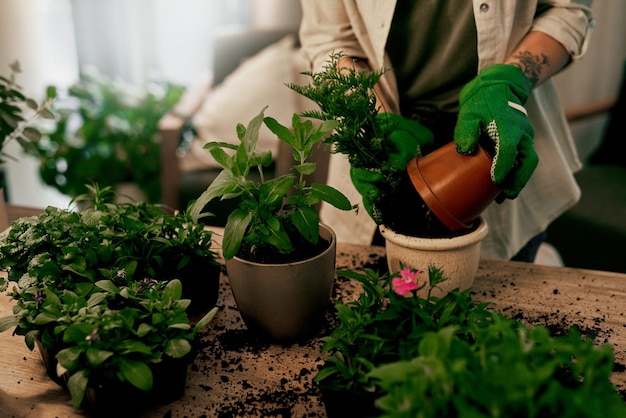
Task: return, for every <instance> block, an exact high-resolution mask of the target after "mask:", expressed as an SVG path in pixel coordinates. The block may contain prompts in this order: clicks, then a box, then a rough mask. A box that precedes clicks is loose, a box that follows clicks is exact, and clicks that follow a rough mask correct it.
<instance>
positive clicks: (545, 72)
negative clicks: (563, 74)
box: [505, 31, 570, 86]
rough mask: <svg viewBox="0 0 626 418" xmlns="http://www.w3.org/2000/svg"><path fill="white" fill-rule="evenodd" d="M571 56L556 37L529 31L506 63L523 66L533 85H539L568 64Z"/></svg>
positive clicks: (522, 68)
mask: <svg viewBox="0 0 626 418" xmlns="http://www.w3.org/2000/svg"><path fill="white" fill-rule="evenodd" d="M569 60H570V56H569V54H568V53H567V50H566V49H565V48H564V47H563V46H562V45H561V44H560V43H559V42H558V41H557V40H555V39H554V38H552V37H551V36H549V35H547V34H545V33H543V32H537V31H533V32H529V33H528V35H526V37H525V38H524V39H523V40H522V41H521V42H520V44H519V45H518V47H517V48H516V49H515V51H513V53H512V54H511V56H510V57H509V58H508V59H507V60H506V61H505V64H510V65H515V66H516V67H519V68H521V70H522V71H523V72H524V74H526V77H528V79H529V80H530V81H531V83H532V85H533V86H537V85H539V84H541V83H542V82H544V81H545V80H547V79H548V78H550V77H552V76H553V75H554V74H556V73H557V72H559V71H560V70H561V69H562V68H563V67H565V66H566V65H567V63H568V62H569Z"/></svg>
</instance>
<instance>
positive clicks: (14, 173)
mask: <svg viewBox="0 0 626 418" xmlns="http://www.w3.org/2000/svg"><path fill="white" fill-rule="evenodd" d="M594 11H595V17H596V26H595V29H594V33H593V35H592V38H591V43H590V45H589V49H588V53H587V55H586V56H585V57H584V58H583V60H582V61H580V62H578V63H577V64H575V65H574V66H572V67H570V68H569V69H567V70H566V71H565V72H563V73H562V74H560V75H558V76H557V77H556V83H557V86H558V89H559V93H560V95H561V98H562V101H563V103H564V105H565V107H573V106H577V105H582V104H586V103H589V102H592V101H595V100H599V99H604V98H610V97H615V96H617V94H618V90H619V86H620V82H621V77H622V70H623V66H624V62H625V59H626V37H624V25H625V24H626V2H625V1H623V0H601V1H596V2H595V4H594ZM299 19H300V6H299V2H298V1H296V0H176V1H174V0H132V1H129V0H106V1H103V0H0V69H1V70H0V74H6V72H7V71H8V65H9V64H10V63H11V62H13V61H15V60H19V62H20V64H21V67H22V71H23V72H22V73H21V74H20V75H19V79H18V81H19V84H20V85H21V86H22V87H23V89H24V90H25V92H26V93H27V94H28V95H30V96H31V97H33V98H36V99H39V98H42V97H43V95H44V92H45V88H46V86H48V85H55V86H57V87H58V88H60V89H62V88H67V87H69V86H70V85H72V84H73V83H75V82H76V81H77V80H78V79H79V78H80V77H81V70H82V69H84V68H86V67H91V68H92V69H93V68H95V69H97V71H98V72H99V73H101V74H102V75H104V76H106V77H109V78H110V79H112V80H115V81H120V82H123V83H125V84H126V85H129V86H134V87H138V88H141V87H145V86H146V85H148V83H149V82H150V80H153V79H159V80H166V81H168V82H172V83H176V84H179V85H181V86H188V85H192V84H193V83H195V82H196V81H197V80H198V79H199V78H200V77H201V75H202V74H204V73H206V71H207V70H208V69H209V68H211V66H212V64H213V63H212V62H211V59H212V58H211V57H212V54H211V52H212V48H213V39H214V38H215V36H216V35H217V34H219V33H223V32H224V31H228V30H233V29H237V28H239V29H241V28H269V29H272V28H276V29H294V30H295V29H296V28H297V26H298V24H299ZM605 122H606V118H605V117H602V116H601V117H598V118H594V119H592V120H589V121H586V122H585V123H582V124H577V125H576V126H575V127H574V134H575V137H576V141H577V143H578V144H579V148H580V150H581V153H582V155H583V157H584V156H585V155H588V154H589V153H590V152H592V151H593V149H594V147H596V146H597V141H598V140H599V138H600V136H601V132H602V130H603V129H604V124H605ZM12 145H14V146H15V145H16V144H12ZM9 153H10V154H11V155H14V156H15V157H16V159H17V160H16V161H12V160H10V161H7V162H6V163H5V164H4V171H5V175H6V183H5V184H6V189H7V190H6V191H7V198H8V200H9V201H10V202H11V203H14V204H18V205H27V206H37V207H42V206H46V205H55V206H61V207H63V206H65V205H66V204H67V203H68V202H69V196H68V195H66V194H63V193H61V192H59V190H57V189H56V188H54V187H50V186H48V185H45V184H44V183H43V182H42V180H41V179H40V176H39V175H38V163H37V161H36V160H35V159H34V158H33V157H31V156H28V155H22V154H21V152H20V150H19V149H18V147H15V151H14V152H11V151H10V150H9Z"/></svg>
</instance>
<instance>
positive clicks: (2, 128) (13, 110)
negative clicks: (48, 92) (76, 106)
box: [0, 61, 54, 163]
mask: <svg viewBox="0 0 626 418" xmlns="http://www.w3.org/2000/svg"><path fill="white" fill-rule="evenodd" d="M10 68H11V73H10V74H9V77H8V78H7V77H4V76H2V75H0V163H2V162H3V160H4V159H5V158H6V157H7V155H6V154H5V153H4V147H5V146H6V144H8V143H9V142H11V141H13V140H15V141H17V142H19V144H20V145H21V147H22V148H23V149H24V150H31V151H32V150H33V149H34V145H33V143H35V142H37V141H39V139H40V138H41V134H40V132H39V130H38V129H36V128H34V127H33V126H31V125H32V122H33V121H34V120H35V119H36V118H37V117H42V118H45V119H54V114H52V112H50V111H49V110H48V109H49V107H50V106H51V104H52V99H47V100H46V101H44V102H43V103H42V104H41V105H39V104H38V103H37V102H36V101H35V100H33V99H31V98H30V97H27V96H26V95H25V94H24V92H23V91H22V88H21V87H20V86H19V85H18V84H17V82H16V76H17V74H19V73H20V72H21V71H22V70H21V67H20V63H19V62H18V61H15V62H14V63H12V64H11V65H10ZM24 107H27V108H28V109H30V114H26V113H25V110H26V109H24Z"/></svg>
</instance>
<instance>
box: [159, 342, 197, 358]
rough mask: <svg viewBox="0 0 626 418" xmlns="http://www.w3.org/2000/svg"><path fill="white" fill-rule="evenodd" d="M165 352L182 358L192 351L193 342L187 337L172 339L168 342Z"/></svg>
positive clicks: (173, 356)
mask: <svg viewBox="0 0 626 418" xmlns="http://www.w3.org/2000/svg"><path fill="white" fill-rule="evenodd" d="M164 352H165V354H167V355H168V356H170V357H172V358H181V357H183V356H186V355H187V354H189V352H191V343H190V342H189V341H188V340H187V339H185V338H176V339H171V340H169V341H168V342H167V345H166V346H165V350H164Z"/></svg>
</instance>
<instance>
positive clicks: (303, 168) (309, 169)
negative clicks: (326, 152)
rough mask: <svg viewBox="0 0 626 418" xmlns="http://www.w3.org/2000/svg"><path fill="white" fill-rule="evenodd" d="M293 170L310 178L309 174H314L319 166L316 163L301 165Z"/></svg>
mask: <svg viewBox="0 0 626 418" xmlns="http://www.w3.org/2000/svg"><path fill="white" fill-rule="evenodd" d="M293 168H294V170H296V171H297V172H298V173H300V174H302V175H304V176H308V175H309V174H313V173H314V172H315V169H316V168H317V164H316V163H304V164H301V165H295V166H294V167H293Z"/></svg>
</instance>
